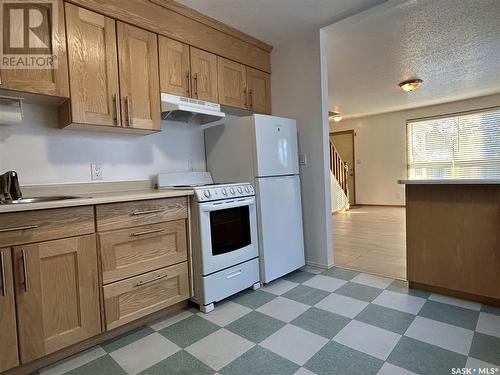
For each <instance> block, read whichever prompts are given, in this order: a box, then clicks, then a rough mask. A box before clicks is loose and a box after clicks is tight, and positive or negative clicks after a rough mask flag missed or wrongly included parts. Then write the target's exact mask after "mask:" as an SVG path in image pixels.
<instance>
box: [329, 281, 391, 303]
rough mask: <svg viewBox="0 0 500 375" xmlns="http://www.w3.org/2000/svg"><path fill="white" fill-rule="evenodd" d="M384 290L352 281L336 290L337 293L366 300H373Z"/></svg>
mask: <svg viewBox="0 0 500 375" xmlns="http://www.w3.org/2000/svg"><path fill="white" fill-rule="evenodd" d="M382 292H383V290H382V289H378V288H374V287H372V286H367V285H361V284H357V283H351V282H349V283H347V284H344V285H342V286H341V287H340V288H338V289H337V290H336V291H335V293H336V294H340V295H343V296H346V297H351V298H356V299H358V300H361V301H365V302H372V301H373V300H374V299H375V298H377V296H378V295H379V294H380V293H382Z"/></svg>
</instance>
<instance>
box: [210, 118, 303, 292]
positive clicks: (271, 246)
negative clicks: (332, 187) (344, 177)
mask: <svg viewBox="0 0 500 375" xmlns="http://www.w3.org/2000/svg"><path fill="white" fill-rule="evenodd" d="M205 149H206V157H207V169H208V170H209V171H210V172H211V173H212V176H213V178H214V180H215V181H216V182H250V183H252V184H253V185H254V186H255V190H256V201H257V219H258V229H259V252H260V269H261V281H262V282H264V283H268V282H270V281H273V280H275V279H277V278H279V277H281V276H283V275H286V274H287V273H290V272H292V271H294V270H296V269H298V268H300V267H302V266H304V265H305V256H304V235H303V228H302V202H301V195H300V176H299V162H298V146H297V126H296V123H295V120H291V119H287V118H282V117H276V116H267V115H253V116H249V117H242V118H238V119H231V120H227V121H226V122H225V123H224V124H221V125H217V126H214V127H211V128H207V129H205Z"/></svg>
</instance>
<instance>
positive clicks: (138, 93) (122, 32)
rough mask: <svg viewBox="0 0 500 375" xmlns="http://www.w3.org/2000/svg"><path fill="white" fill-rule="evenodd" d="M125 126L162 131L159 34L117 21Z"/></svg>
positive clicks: (122, 107)
mask: <svg viewBox="0 0 500 375" xmlns="http://www.w3.org/2000/svg"><path fill="white" fill-rule="evenodd" d="M117 32H118V61H119V71H120V93H121V109H122V118H123V121H122V123H123V124H124V126H127V127H130V128H136V129H146V130H160V85H159V75H158V39H157V36H156V34H154V33H151V32H149V31H145V30H142V29H139V28H137V27H134V26H130V25H128V24H125V23H123V22H117Z"/></svg>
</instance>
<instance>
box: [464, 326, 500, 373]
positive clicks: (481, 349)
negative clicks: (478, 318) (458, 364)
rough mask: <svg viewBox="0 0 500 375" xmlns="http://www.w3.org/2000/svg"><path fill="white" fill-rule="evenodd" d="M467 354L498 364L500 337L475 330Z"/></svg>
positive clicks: (499, 358) (499, 360)
mask: <svg viewBox="0 0 500 375" xmlns="http://www.w3.org/2000/svg"><path fill="white" fill-rule="evenodd" d="M469 356H471V357H474V358H477V359H480V360H481V361H485V362H489V363H493V364H494V365H497V366H500V338H498V337H494V336H489V335H484V334H482V333H479V332H475V333H474V338H473V339H472V345H471V347H470V351H469Z"/></svg>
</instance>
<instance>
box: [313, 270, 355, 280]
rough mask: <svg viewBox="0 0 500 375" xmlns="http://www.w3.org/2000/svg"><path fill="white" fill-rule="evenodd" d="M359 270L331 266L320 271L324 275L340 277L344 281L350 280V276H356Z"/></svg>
mask: <svg viewBox="0 0 500 375" xmlns="http://www.w3.org/2000/svg"><path fill="white" fill-rule="evenodd" d="M358 274H359V272H355V271H351V270H346V269H344V268H338V267H333V268H330V269H328V270H326V271H324V272H323V273H322V275H324V276H331V277H335V278H337V279H342V280H346V281H350V280H351V279H352V278H354V277H356V276H357V275H358Z"/></svg>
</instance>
